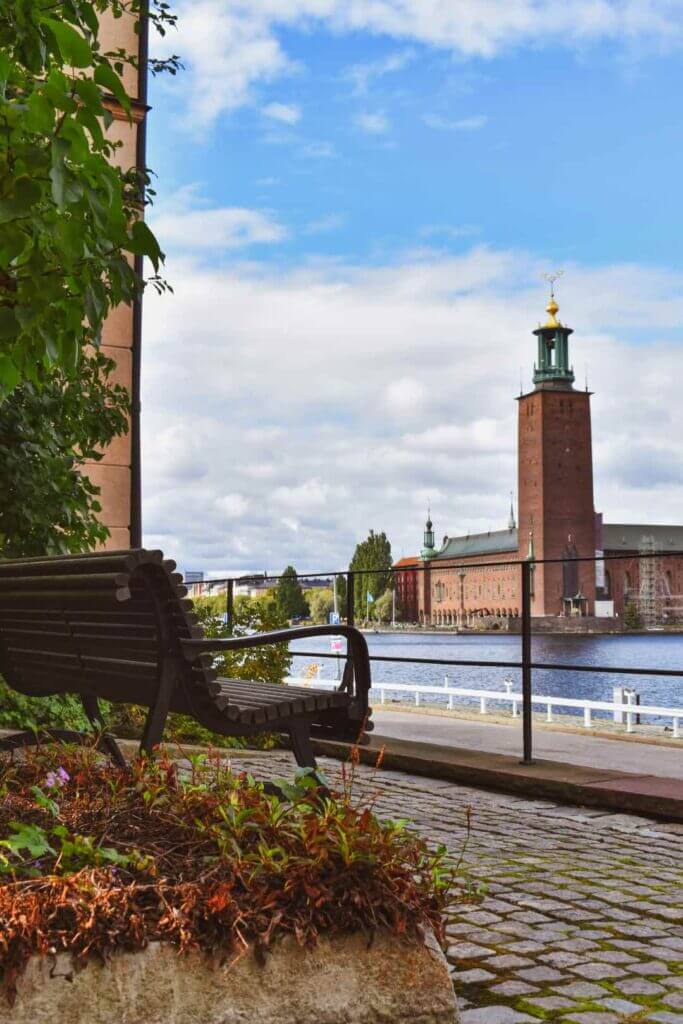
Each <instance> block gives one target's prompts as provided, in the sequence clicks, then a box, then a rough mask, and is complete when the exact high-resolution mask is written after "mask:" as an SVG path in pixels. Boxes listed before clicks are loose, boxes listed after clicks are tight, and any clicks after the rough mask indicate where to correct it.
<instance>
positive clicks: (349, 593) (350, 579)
mask: <svg viewBox="0 0 683 1024" xmlns="http://www.w3.org/2000/svg"><path fill="white" fill-rule="evenodd" d="M354 588H355V573H352V572H349V573H347V574H346V625H347V626H353V624H354V621H355V620H354V616H353V597H354V594H353V591H354Z"/></svg>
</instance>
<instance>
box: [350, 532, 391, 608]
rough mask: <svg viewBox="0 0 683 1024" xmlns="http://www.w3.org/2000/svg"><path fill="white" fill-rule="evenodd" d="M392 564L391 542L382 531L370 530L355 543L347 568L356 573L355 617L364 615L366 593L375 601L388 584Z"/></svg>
mask: <svg viewBox="0 0 683 1024" xmlns="http://www.w3.org/2000/svg"><path fill="white" fill-rule="evenodd" d="M392 564H393V562H392V558H391V544H390V543H389V540H388V539H387V535H386V534H385V533H384V531H382V533H375V532H374V530H370V532H369V534H368V536H367V538H366V540H364V541H361V542H360V543H359V544H357V545H356V550H355V551H354V554H353V558H352V559H351V564H350V565H349V570H350V571H352V572H355V573H356V577H355V580H354V598H353V600H354V610H355V614H356V616H357V617H361V618H364V617H365V613H366V606H367V595H368V594H370V595H371V596H372V598H373V600H375V601H376V600H377V598H378V597H381V595H382V594H383V593H384V591H385V590H386V589H387V587H389V586H390V583H391V566H392Z"/></svg>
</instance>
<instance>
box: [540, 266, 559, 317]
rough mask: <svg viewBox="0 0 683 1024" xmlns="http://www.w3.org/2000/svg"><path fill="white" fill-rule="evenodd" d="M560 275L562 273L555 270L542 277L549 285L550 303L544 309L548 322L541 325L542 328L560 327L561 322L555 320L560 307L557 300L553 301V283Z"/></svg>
mask: <svg viewBox="0 0 683 1024" xmlns="http://www.w3.org/2000/svg"><path fill="white" fill-rule="evenodd" d="M562 273H563V272H562V271H561V270H556V271H554V272H553V273H552V274H544V275H543V277H544V279H545V280H546V281H548V283H549V284H550V302H549V303H548V305H547V306H546V307H545V309H546V313H547V314H548V320H547V322H546V323H545V324H543V326H544V327H561V326H562V324H561V322H560V321H559V320H558V319H557V316H556V314H557V312H558V311H559V308H560V307H559V306H558V304H557V300H556V299H555V282H556V281H557V280H558V278H560V277H562Z"/></svg>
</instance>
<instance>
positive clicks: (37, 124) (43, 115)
mask: <svg viewBox="0 0 683 1024" xmlns="http://www.w3.org/2000/svg"><path fill="white" fill-rule="evenodd" d="M27 106H28V112H27V114H26V127H27V128H29V129H30V130H31V131H33V132H40V133H43V134H45V133H48V132H51V131H52V130H53V128H54V123H55V110H54V107H53V106H52V104H51V103H49V102H48V100H47V99H46V97H45V95H44V94H43V92H42V91H38V92H34V93H31V95H30V96H29V98H28V104H27Z"/></svg>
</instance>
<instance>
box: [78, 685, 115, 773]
mask: <svg viewBox="0 0 683 1024" xmlns="http://www.w3.org/2000/svg"><path fill="white" fill-rule="evenodd" d="M81 703H82V704H83V710H84V711H85V713H86V715H87V716H88V721H89V722H90V724H91V725H92V727H93V729H96V730H97V731H98V732H99V733H100V746H101V747H102V748H104V749H105V750H106V751H107V753H108V754H109V756H110V757H111V759H112V761H114V762H115V764H117V765H118V766H119V768H125V767H126V759H125V757H124V756H123V754H122V753H121V748H120V747H119V745H118V743H117V742H116V740H115V739H114V737H113V736H111V735H110V734H109V733H108V732H104V731H103V730H104V716H103V715H102V709H101V708H100V704H99V701H98V699H97V697H92V696H86V695H83V696H82V697H81Z"/></svg>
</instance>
